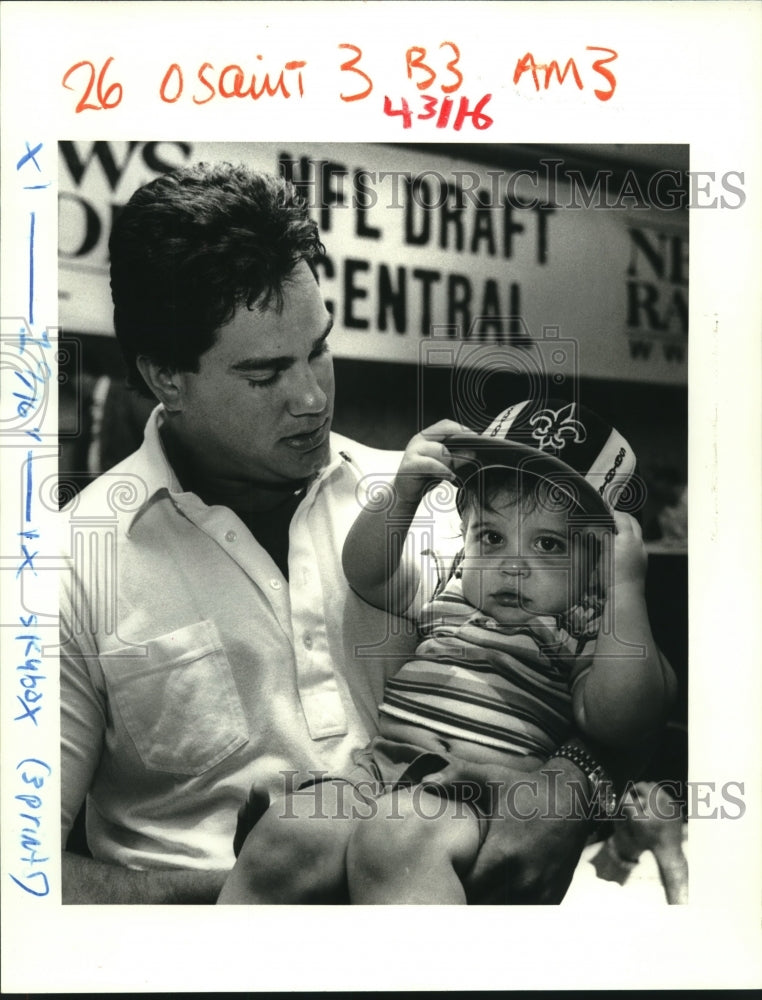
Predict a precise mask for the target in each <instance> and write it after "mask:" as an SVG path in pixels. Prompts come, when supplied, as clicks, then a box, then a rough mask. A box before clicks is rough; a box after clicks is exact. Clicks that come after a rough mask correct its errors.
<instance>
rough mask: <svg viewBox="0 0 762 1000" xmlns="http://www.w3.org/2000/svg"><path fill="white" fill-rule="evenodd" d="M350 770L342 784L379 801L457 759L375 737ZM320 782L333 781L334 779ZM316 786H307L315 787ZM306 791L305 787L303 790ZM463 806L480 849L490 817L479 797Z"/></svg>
mask: <svg viewBox="0 0 762 1000" xmlns="http://www.w3.org/2000/svg"><path fill="white" fill-rule="evenodd" d="M352 763H353V765H354V766H353V767H352V768H351V769H350V771H349V772H348V773H347V774H344V775H342V776H341V779H340V780H342V781H346V782H348V783H349V784H350V785H352V786H354V788H355V789H356V791H357V792H358V793H359V794H360V795H362V796H363V798H366V799H368V800H371V799H374V798H378V797H380V796H381V795H384V794H386V793H388V792H393V791H397V790H398V789H402V788H415V787H417V786H418V785H421V784H423V783H425V781H426V776H427V775H429V774H436V773H437V772H438V771H442V770H444V768H446V767H447V766H448V765H449V764H453V763H456V758H454V757H449V756H448V755H447V754H446V753H442V754H440V753H434V752H433V751H431V750H428V749H426V748H425V747H420V746H417V745H416V744H414V743H397V742H395V741H393V740H387V739H385V738H384V737H383V736H377V737H375V739H373V740H371V742H370V743H369V744H368V746H366V747H363V749H362V750H357V751H356V752H355V753H354V754H353V756H352ZM320 780H323V781H336V780H339V779H337V778H336V777H335V776H334V777H326V778H322V779H320ZM314 783H315V782H308V784H314ZM302 787H305V786H302ZM428 790H429V791H430V793H431V794H433V795H437V794H441V796H442V797H449V798H453V799H457V798H460V796H458V795H457V794H451V795H447V796H446V792H447V791H448V790H445V789H441V790H440V789H439V787H438V786H435V785H431V786H429V787H428ZM462 801H463V805H464V807H465V808H467V809H469V810H470V811H471V813H472V814H473V816H474V818H475V819H476V821H477V823H478V826H479V846H480V847H481V845H482V844H483V843H484V841H485V838H486V836H487V829H488V825H489V815H488V813H487V812H486V811H485V809H484V808H483V803H482V802H480V800H479V797H478V796H476V797H473V798H462Z"/></svg>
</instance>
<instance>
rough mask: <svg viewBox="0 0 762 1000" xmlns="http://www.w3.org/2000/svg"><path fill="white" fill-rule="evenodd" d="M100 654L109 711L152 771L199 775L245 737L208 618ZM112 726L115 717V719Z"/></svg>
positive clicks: (219, 646) (225, 665) (224, 658)
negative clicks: (139, 650) (138, 646)
mask: <svg viewBox="0 0 762 1000" xmlns="http://www.w3.org/2000/svg"><path fill="white" fill-rule="evenodd" d="M142 645H143V646H144V647H145V650H146V652H145V655H141V656H138V657H136V656H135V646H129V647H124V648H122V649H117V650H114V651H113V653H110V654H109V655H108V656H107V657H106V656H104V657H102V658H101V666H102V667H103V673H104V676H105V679H106V687H107V689H108V693H109V699H110V701H111V703H112V706H113V710H114V714H115V715H117V714H118V716H119V717H120V718H121V720H122V722H123V724H124V728H125V729H126V731H127V734H128V736H129V738H130V739H131V740H132V742H133V743H134V744H135V747H136V749H137V751H138V753H139V754H140V758H141V760H142V761H143V764H144V765H145V767H146V768H147V769H148V770H151V771H170V772H174V773H177V774H191V775H199V774H203V773H204V772H205V771H208V770H209V769H210V768H212V767H214V766H215V765H216V764H219V763H220V761H222V760H224V759H225V758H226V757H228V756H229V755H230V754H232V753H233V752H234V751H235V750H237V749H238V748H239V747H241V746H243V745H244V744H245V743H246V742H247V741H248V729H247V725H246V718H245V716H244V713H243V709H242V707H241V701H240V698H239V695H238V691H237V689H236V685H235V680H234V679H233V672H232V670H231V667H230V664H229V662H228V659H227V656H226V655H225V652H224V650H223V648H222V643H221V641H220V638H219V634H218V632H217V629H216V627H215V625H214V623H213V622H210V621H201V622H196V623H194V624H193V625H186V626H185V627H184V628H181V629H177V630H176V631H174V632H168V633H167V634H166V635H161V636H159V637H158V638H156V639H149V640H147V641H144V642H143V643H142ZM115 724H116V720H115Z"/></svg>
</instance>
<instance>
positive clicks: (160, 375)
mask: <svg viewBox="0 0 762 1000" xmlns="http://www.w3.org/2000/svg"><path fill="white" fill-rule="evenodd" d="M136 364H137V366H138V371H139V372H140V374H141V375H142V376H143V379H144V380H145V382H146V385H147V386H148V388H149V389H150V390H151V392H152V393H153V394H154V396H156V398H157V399H158V400H159V402H160V403H163V404H164V408H165V409H166V410H167V412H169V413H179V412H180V411H181V410H182V408H183V389H184V388H185V382H184V379H183V374H182V372H177V371H173V370H172V369H171V368H167V366H166V365H159V364H157V363H156V362H155V361H151V359H150V358H147V357H146V356H145V355H144V354H141V355H140V356H139V357H138V358H137V360H136Z"/></svg>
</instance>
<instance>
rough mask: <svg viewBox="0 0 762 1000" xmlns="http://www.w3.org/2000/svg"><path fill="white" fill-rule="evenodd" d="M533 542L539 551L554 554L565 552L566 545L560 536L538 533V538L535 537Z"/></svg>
mask: <svg viewBox="0 0 762 1000" xmlns="http://www.w3.org/2000/svg"><path fill="white" fill-rule="evenodd" d="M534 544H535V548H536V549H537V550H538V551H539V552H543V553H547V554H554V555H562V554H563V553H564V552H566V545H565V544H564V543H563V542H562V541H561V539H560V538H555V537H554V536H553V535H540V537H539V538H537V539H535V543H534Z"/></svg>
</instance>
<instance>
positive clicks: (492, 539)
mask: <svg viewBox="0 0 762 1000" xmlns="http://www.w3.org/2000/svg"><path fill="white" fill-rule="evenodd" d="M481 542H482V544H483V545H485V546H488V545H501V544H502V542H503V536H502V535H501V534H500V532H499V531H489V530H487V531H483V532H482V534H481Z"/></svg>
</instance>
